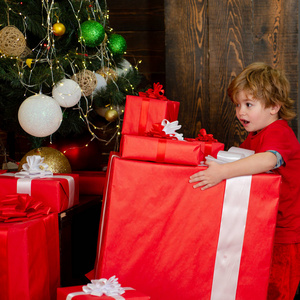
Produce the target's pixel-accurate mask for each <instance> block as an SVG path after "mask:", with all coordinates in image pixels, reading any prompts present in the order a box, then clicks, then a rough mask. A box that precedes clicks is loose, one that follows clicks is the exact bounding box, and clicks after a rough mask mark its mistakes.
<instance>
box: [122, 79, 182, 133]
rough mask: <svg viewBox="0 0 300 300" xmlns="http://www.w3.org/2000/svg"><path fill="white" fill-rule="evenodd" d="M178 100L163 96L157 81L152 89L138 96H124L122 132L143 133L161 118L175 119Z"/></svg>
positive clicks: (177, 110)
mask: <svg viewBox="0 0 300 300" xmlns="http://www.w3.org/2000/svg"><path fill="white" fill-rule="evenodd" d="M179 105H180V103H179V102H176V101H170V100H168V99H167V98H166V97H165V96H164V90H163V89H162V85H160V84H159V83H157V84H154V88H153V89H149V90H148V91H147V92H146V93H140V94H139V96H132V95H128V96H127V97H126V104H125V111H124V120H123V125H122V134H133V135H144V134H145V133H146V132H148V131H149V130H151V128H152V125H153V124H155V123H160V122H161V121H162V120H163V119H167V120H169V121H170V122H172V121H175V120H177V117H178V112H179Z"/></svg>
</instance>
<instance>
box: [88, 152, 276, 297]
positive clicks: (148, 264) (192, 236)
mask: <svg viewBox="0 0 300 300" xmlns="http://www.w3.org/2000/svg"><path fill="white" fill-rule="evenodd" d="M204 168H205V167H201V166H186V165H171V164H160V163H152V162H145V161H135V160H127V159H123V158H120V157H119V156H118V155H117V154H116V153H113V154H112V155H111V158H110V161H109V167H108V170H107V172H108V177H107V178H108V179H107V185H106V187H105V191H104V199H103V207H102V216H101V222H100V229H99V242H98V252H97V259H96V264H95V270H94V276H92V277H93V278H102V277H106V278H107V277H110V276H112V275H114V274H116V275H117V276H118V278H119V280H120V281H121V282H122V284H124V285H125V286H134V287H135V288H136V289H137V290H140V291H143V292H144V293H146V294H148V295H149V296H150V297H151V299H152V300H161V299H172V300H182V299H189V300H199V299H202V300H208V299H214V300H219V299H234V300H253V299H257V300H265V299H266V295H267V287H268V280H269V271H270V265H271V254H272V247H273V240H274V232H275V224H276V216H277V207H278V199H279V189H280V181H281V177H280V176H278V175H274V174H258V175H254V176H245V177H238V178H233V179H229V180H227V181H223V182H221V183H220V184H218V185H216V186H214V187H212V188H210V189H207V190H205V191H202V190H201V189H199V188H198V189H194V188H193V187H192V184H190V183H189V177H190V176H191V175H192V174H194V173H196V172H198V171H200V170H203V169H204Z"/></svg>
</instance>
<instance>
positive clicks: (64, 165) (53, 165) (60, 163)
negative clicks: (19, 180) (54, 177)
mask: <svg viewBox="0 0 300 300" xmlns="http://www.w3.org/2000/svg"><path fill="white" fill-rule="evenodd" d="M31 155H40V156H41V157H44V161H43V162H44V163H45V164H47V165H48V169H47V170H50V171H51V172H53V173H71V172H72V169H71V165H70V163H69V160H68V159H67V157H66V156H65V155H64V154H63V153H61V152H60V151H58V150H56V149H53V148H51V147H40V148H36V149H33V150H31V151H29V152H28V153H26V154H25V155H24V156H23V157H22V159H21V161H20V164H19V168H18V171H21V169H22V166H23V164H24V163H26V160H27V156H31Z"/></svg>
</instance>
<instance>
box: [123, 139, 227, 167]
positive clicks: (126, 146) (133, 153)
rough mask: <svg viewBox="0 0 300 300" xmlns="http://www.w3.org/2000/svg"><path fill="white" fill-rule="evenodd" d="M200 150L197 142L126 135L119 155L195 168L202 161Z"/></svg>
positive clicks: (202, 156)
mask: <svg viewBox="0 0 300 300" xmlns="http://www.w3.org/2000/svg"><path fill="white" fill-rule="evenodd" d="M201 148H203V147H201V144H200V143H199V142H197V141H192V142H187V141H178V140H172V139H163V138H155V137H146V136H137V135H128V134H126V135H123V136H122V138H121V145H120V154H121V156H122V157H123V158H126V159H137V160H146V161H154V162H162V163H171V164H183V165H195V166H197V165H199V164H200V162H201V161H202V160H203V159H204V154H203V152H202V151H201ZM223 148H224V146H223Z"/></svg>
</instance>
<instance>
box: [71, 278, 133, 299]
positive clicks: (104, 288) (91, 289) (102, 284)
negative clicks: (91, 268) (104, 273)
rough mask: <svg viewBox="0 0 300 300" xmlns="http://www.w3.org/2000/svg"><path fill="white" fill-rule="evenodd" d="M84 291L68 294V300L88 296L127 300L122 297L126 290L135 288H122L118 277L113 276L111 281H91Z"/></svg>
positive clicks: (84, 287)
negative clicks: (104, 296)
mask: <svg viewBox="0 0 300 300" xmlns="http://www.w3.org/2000/svg"><path fill="white" fill-rule="evenodd" d="M82 290H83V291H80V292H73V293H70V294H68V296H67V298H66V300H71V299H72V298H73V297H75V296H79V295H87V294H89V295H93V296H98V297H101V296H103V295H106V296H109V297H112V298H114V299H115V300H125V298H124V297H122V296H121V295H122V294H124V293H125V290H133V288H130V287H125V288H122V287H121V285H120V284H119V283H118V279H117V278H116V276H112V277H110V278H109V279H105V278H101V279H98V280H96V279H93V280H91V283H88V284H87V285H84V286H83V287H82Z"/></svg>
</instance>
